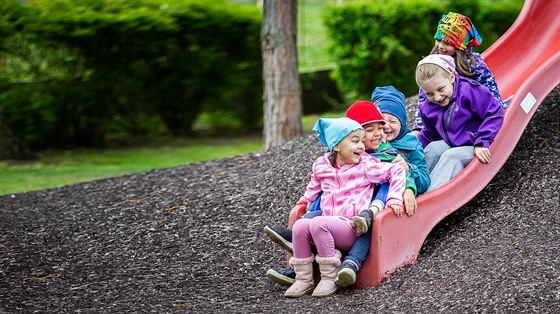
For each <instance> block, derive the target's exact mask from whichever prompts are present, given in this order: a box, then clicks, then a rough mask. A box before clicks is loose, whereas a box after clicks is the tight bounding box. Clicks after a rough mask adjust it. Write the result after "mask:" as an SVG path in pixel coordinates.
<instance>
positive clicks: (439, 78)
mask: <svg viewBox="0 0 560 314" xmlns="http://www.w3.org/2000/svg"><path fill="white" fill-rule="evenodd" d="M442 71H443V70H442ZM454 82H455V75H453V74H448V73H445V74H444V73H439V75H435V76H433V77H432V78H430V79H427V80H426V81H424V82H423V83H422V84H419V86H420V88H422V89H423V90H424V93H425V94H426V96H427V97H428V100H430V102H432V103H434V104H438V105H440V106H442V107H446V106H448V105H449V101H451V98H452V97H453V88H454V87H453V83H454Z"/></svg>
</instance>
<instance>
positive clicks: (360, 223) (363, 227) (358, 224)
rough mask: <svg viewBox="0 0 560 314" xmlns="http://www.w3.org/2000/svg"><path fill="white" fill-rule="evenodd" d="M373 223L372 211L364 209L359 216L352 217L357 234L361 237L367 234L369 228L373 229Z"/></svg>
mask: <svg viewBox="0 0 560 314" xmlns="http://www.w3.org/2000/svg"><path fill="white" fill-rule="evenodd" d="M372 221H373V212H372V211H371V210H370V209H364V210H362V211H361V212H360V214H359V215H358V216H354V217H352V225H353V226H354V230H355V231H356V234H358V235H359V236H360V235H362V234H364V233H367V232H368V230H369V228H371V222H372Z"/></svg>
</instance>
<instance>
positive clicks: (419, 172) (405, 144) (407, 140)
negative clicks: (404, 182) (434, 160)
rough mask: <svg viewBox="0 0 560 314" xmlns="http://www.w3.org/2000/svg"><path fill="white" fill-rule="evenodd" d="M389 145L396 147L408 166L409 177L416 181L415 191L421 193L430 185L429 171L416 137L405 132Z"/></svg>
mask: <svg viewBox="0 0 560 314" xmlns="http://www.w3.org/2000/svg"><path fill="white" fill-rule="evenodd" d="M391 146H393V147H394V148H396V149H398V150H399V152H400V153H401V156H403V158H404V160H406V162H407V163H408V166H409V167H410V171H409V173H410V177H412V179H413V180H414V182H415V183H416V192H417V193H418V194H422V193H424V192H426V190H427V189H428V187H429V186H430V171H429V170H428V165H427V164H426V159H424V149H423V148H422V143H420V141H419V140H418V138H417V137H416V136H415V135H414V134H412V133H407V134H405V136H403V137H402V138H401V139H399V140H393V141H391Z"/></svg>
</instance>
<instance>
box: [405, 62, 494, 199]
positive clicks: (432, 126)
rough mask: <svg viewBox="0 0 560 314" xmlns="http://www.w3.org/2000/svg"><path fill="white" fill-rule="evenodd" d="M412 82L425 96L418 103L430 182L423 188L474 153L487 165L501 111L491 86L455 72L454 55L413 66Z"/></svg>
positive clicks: (445, 177)
mask: <svg viewBox="0 0 560 314" xmlns="http://www.w3.org/2000/svg"><path fill="white" fill-rule="evenodd" d="M416 83H417V84H418V86H419V87H420V89H421V90H422V91H423V92H424V94H425V95H426V97H427V98H426V99H424V100H423V101H422V102H421V103H420V104H419V106H418V108H419V111H420V116H421V118H422V121H423V122H424V128H423V129H422V131H420V133H419V134H418V139H419V140H420V142H421V143H422V146H423V147H424V153H425V158H426V163H427V165H428V169H429V170H430V179H431V184H430V187H429V188H428V192H429V191H431V190H433V189H435V188H437V187H439V186H441V185H443V184H445V183H446V182H448V181H449V180H451V179H452V178H453V177H454V176H456V175H457V174H459V172H461V171H462V170H463V169H464V168H465V166H466V165H467V164H468V163H469V162H470V161H471V160H472V159H473V158H474V157H475V156H476V158H478V160H480V162H482V163H490V161H491V159H490V157H491V156H490V150H489V149H488V148H489V147H490V144H492V142H493V141H494V137H495V136H496V134H497V133H498V131H499V130H500V127H501V126H502V123H503V120H504V111H503V109H502V107H501V105H500V103H499V102H498V100H496V98H494V97H493V95H492V93H491V92H490V90H489V89H488V88H486V87H484V86H482V85H481V84H480V83H478V82H477V81H474V80H471V79H468V78H465V77H462V76H460V75H458V74H457V72H456V71H455V63H454V61H453V58H452V57H450V56H446V55H440V54H433V55H429V56H427V57H426V58H424V59H422V60H421V61H420V62H419V63H418V66H417V67H416Z"/></svg>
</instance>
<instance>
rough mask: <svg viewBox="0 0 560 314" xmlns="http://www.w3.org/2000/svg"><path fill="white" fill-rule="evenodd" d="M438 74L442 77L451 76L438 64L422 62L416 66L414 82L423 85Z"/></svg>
mask: <svg viewBox="0 0 560 314" xmlns="http://www.w3.org/2000/svg"><path fill="white" fill-rule="evenodd" d="M436 76H440V77H444V78H451V77H452V75H451V74H450V73H449V72H447V71H445V70H444V69H443V68H442V67H440V66H439V65H435V64H433V63H424V64H421V65H419V66H418V67H416V84H418V86H420V85H423V84H424V83H426V82H427V81H429V80H431V79H432V78H434V77H436Z"/></svg>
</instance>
